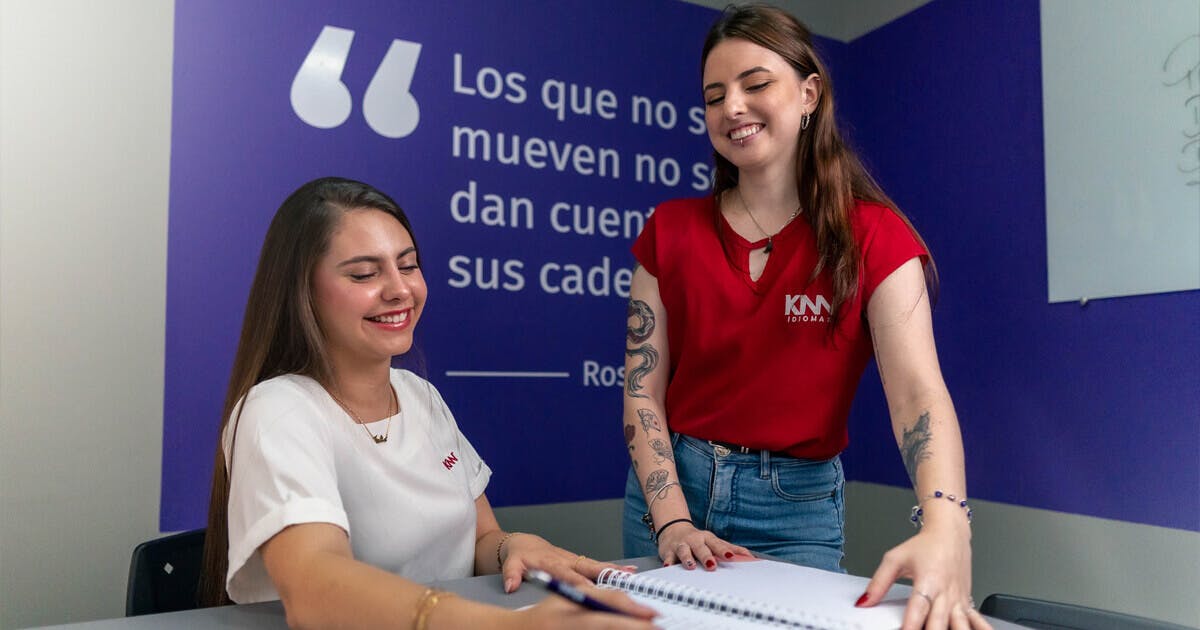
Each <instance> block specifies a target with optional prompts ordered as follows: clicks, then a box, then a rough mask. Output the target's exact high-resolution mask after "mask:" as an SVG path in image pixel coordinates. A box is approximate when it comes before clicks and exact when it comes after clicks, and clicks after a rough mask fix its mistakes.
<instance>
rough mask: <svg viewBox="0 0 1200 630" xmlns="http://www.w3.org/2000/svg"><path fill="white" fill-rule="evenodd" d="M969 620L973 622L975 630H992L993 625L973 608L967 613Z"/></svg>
mask: <svg viewBox="0 0 1200 630" xmlns="http://www.w3.org/2000/svg"><path fill="white" fill-rule="evenodd" d="M967 619H970V620H971V628H972V629H973V630H992V624H991V622H989V621H988V620H987V617H984V616H983V613H981V612H979V611H978V610H975V609H974V608H972V609H971V610H968V611H967Z"/></svg>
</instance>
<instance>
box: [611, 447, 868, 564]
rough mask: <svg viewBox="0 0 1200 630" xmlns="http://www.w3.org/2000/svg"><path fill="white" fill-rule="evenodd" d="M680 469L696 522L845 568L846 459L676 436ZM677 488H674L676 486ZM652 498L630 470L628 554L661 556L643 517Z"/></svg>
mask: <svg viewBox="0 0 1200 630" xmlns="http://www.w3.org/2000/svg"><path fill="white" fill-rule="evenodd" d="M671 442H672V444H673V445H674V451H675V467H676V469H677V470H678V472H679V481H680V484H681V485H682V486H683V492H684V496H685V497H686V498H687V504H688V510H689V511H690V512H691V517H692V521H693V522H694V523H695V524H696V527H698V528H700V529H707V530H709V531H711V532H712V533H714V534H716V535H717V536H719V537H720V538H722V539H724V540H727V541H729V542H731V543H734V544H736V545H741V546H743V547H746V548H747V549H750V550H751V551H754V552H758V553H763V554H767V555H771V556H774V557H776V558H780V559H784V560H789V561H791V562H795V563H797V564H802V565H805V566H810V567H815V568H818V569H825V570H828V571H839V572H844V571H843V569H842V568H841V561H842V555H843V550H842V548H843V545H844V542H845V538H844V533H843V526H844V523H845V519H844V508H845V503H844V496H843V491H844V486H845V477H844V476H843V475H842V463H841V460H840V459H839V458H837V457H834V458H833V459H828V460H824V461H818V460H808V459H797V458H794V457H787V456H779V455H773V454H771V453H768V452H765V451H764V452H761V453H758V454H753V455H747V454H741V453H729V454H728V455H720V454H718V453H717V452H716V451H715V449H714V448H713V447H712V446H711V445H709V444H708V442H706V441H704V440H699V439H696V438H693V437H689V436H686V435H680V434H678V433H677V434H674V435H673V436H672V439H671ZM674 490H676V488H672V491H674ZM645 512H646V499H645V496H644V495H643V494H642V489H641V488H640V487H639V486H638V481H637V477H636V476H635V475H634V474H633V470H632V469H630V471H629V477H628V479H627V480H626V483H625V513H624V517H623V532H622V533H623V542H624V553H625V556H626V557H631V558H632V557H638V556H657V555H658V547H657V546H656V545H655V544H654V543H652V542H650V536H649V531H648V530H647V528H646V526H645V524H643V523H642V514H644V513H645Z"/></svg>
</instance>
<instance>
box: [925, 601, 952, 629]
mask: <svg viewBox="0 0 1200 630" xmlns="http://www.w3.org/2000/svg"><path fill="white" fill-rule="evenodd" d="M950 606H951V604H950V599H949V598H947V597H945V596H944V595H943V596H940V597H934V599H933V609H932V610H930V611H929V615H928V616H927V617H925V630H946V627H947V624H949V622H950Z"/></svg>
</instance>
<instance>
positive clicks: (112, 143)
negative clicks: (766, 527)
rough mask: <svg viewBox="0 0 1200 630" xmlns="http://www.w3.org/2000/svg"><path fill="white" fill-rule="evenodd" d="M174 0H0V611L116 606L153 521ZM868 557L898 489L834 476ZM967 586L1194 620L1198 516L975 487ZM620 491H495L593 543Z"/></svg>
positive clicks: (898, 500)
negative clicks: (544, 499)
mask: <svg viewBox="0 0 1200 630" xmlns="http://www.w3.org/2000/svg"><path fill="white" fill-rule="evenodd" d="M173 6H174V5H173V3H171V2H166V1H165V0H107V1H106V2H103V3H97V2H89V1H86V0H54V1H45V0H0V628H16V627H24V626H29V625H36V624H49V623H63V622H68V621H78V620H84V619H94V618H103V617H115V616H120V615H121V614H122V612H123V610H124V593H125V579H126V571H127V569H128V562H129V552H130V550H131V549H132V547H133V545H134V544H136V543H137V542H140V541H142V540H145V539H148V538H151V537H154V536H155V535H157V525H158V507H159V476H160V468H161V464H160V459H161V454H162V448H161V443H162V388H163V338H164V331H165V304H166V228H167V223H166V221H167V187H168V164H169V138H170V110H171V100H170V99H171V56H172V45H173V43H172V34H173V22H172V20H173ZM847 502H848V504H849V518H850V521H849V523H848V526H847V537H848V539H849V541H850V544H849V546H848V549H847V553H848V557H847V562H846V565H847V567H848V568H850V570H851V571H853V572H856V573H860V574H861V573H870V571H872V570H873V569H874V566H875V563H876V562H877V561H878V557H879V554H880V553H881V552H882V550H883V549H884V548H885V547H886V546H888V545H890V544H894V543H895V542H896V541H898V540H900V537H901V536H903V535H904V534H905V533H906V532H907V531H908V530H907V529H906V528H907V527H908V526H907V520H906V518H905V517H906V514H907V510H908V506H909V505H910V504H911V492H909V491H907V490H904V489H899V488H887V487H881V486H873V485H871V484H850V486H849V488H848V491H847ZM975 507H976V511H977V514H978V515H979V518H978V521H977V524H976V527H975V541H976V548H977V549H976V571H975V573H976V578H975V586H976V590H975V595H976V599H977V600H979V599H981V597H982V596H983V595H985V594H987V593H990V592H995V591H1006V592H1015V593H1023V594H1035V595H1040V596H1043V597H1048V598H1051V599H1060V600H1064V601H1073V602H1077V603H1083V604H1087V605H1092V606H1098V607H1103V608H1111V609H1116V610H1122V611H1126V612H1132V613H1135V614H1142V615H1148V616H1153V617H1158V618H1162V619H1168V620H1173V621H1176V622H1180V623H1188V624H1192V625H1200V607H1198V605H1197V604H1196V603H1195V598H1194V590H1195V585H1196V584H1198V583H1200V534H1197V533H1195V532H1183V531H1178V530H1167V529H1162V528H1156V527H1149V526H1142V525H1133V524H1129V523H1120V522H1115V521H1104V520H1102V519H1093V518H1089V517H1081V516H1075V515H1066V514H1058V513H1053V512H1046V511H1041V510H1032V509H1027V508H1020V507H1014V506H1005V505H999V504H989V503H987V502H976V506H975ZM619 509H620V502H619V501H593V502H585V503H583V504H556V505H552V506H536V507H525V508H503V509H501V510H498V513H499V516H500V518H501V519H502V522H505V523H506V524H508V525H509V526H510V527H512V528H513V529H523V530H537V531H541V532H544V533H545V534H546V535H547V536H548V537H549V538H551V539H552V540H555V541H557V542H559V543H560V544H564V545H569V546H573V547H576V548H578V550H579V551H581V552H583V553H587V554H589V555H593V556H596V557H615V556H617V555H620V548H619V540H620V538H619V532H618V531H617V530H616V529H615V527H616V525H617V523H619Z"/></svg>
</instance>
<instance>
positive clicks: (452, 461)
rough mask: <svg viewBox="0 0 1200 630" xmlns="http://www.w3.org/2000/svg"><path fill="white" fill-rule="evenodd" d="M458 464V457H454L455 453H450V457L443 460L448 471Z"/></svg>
mask: <svg viewBox="0 0 1200 630" xmlns="http://www.w3.org/2000/svg"><path fill="white" fill-rule="evenodd" d="M457 463H458V457H456V456H455V455H454V451H450V456H449V457H447V458H446V459H443V460H442V465H443V466H445V467H446V470H450V469H451V468H454V465H455V464H457Z"/></svg>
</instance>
